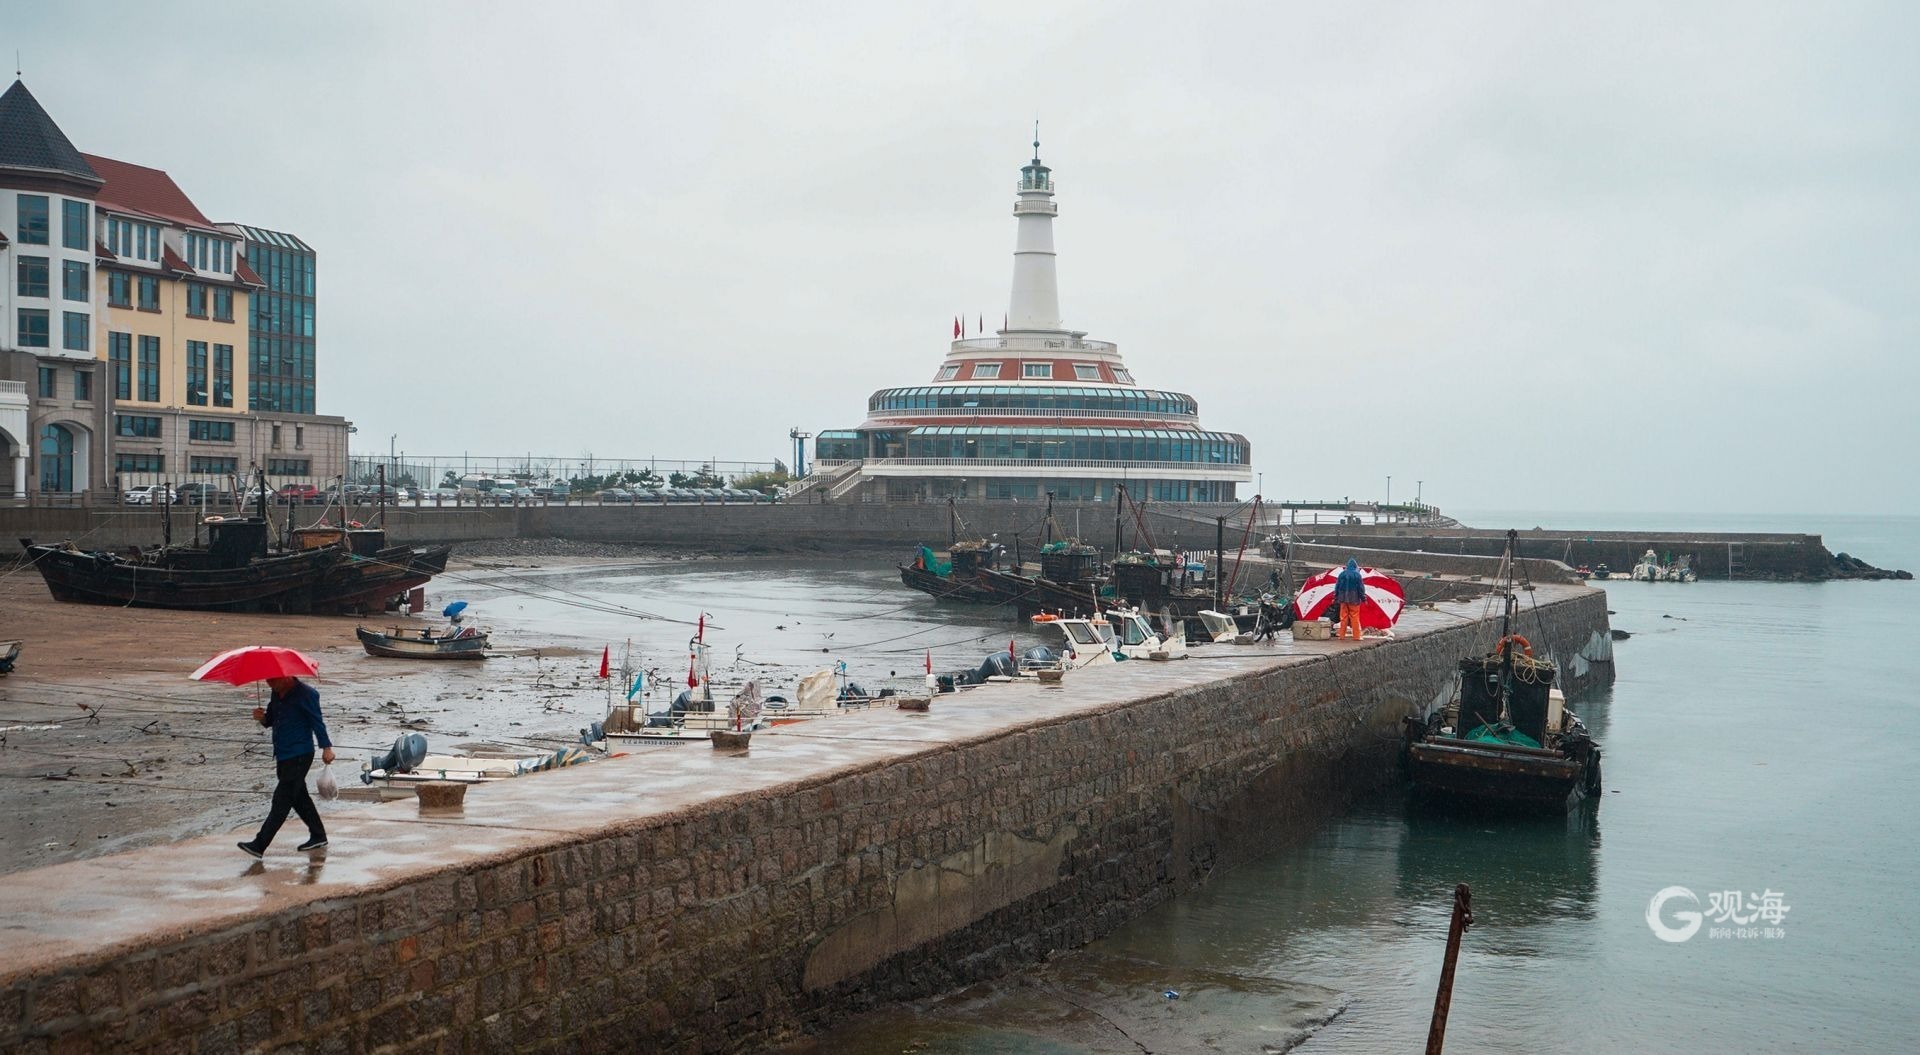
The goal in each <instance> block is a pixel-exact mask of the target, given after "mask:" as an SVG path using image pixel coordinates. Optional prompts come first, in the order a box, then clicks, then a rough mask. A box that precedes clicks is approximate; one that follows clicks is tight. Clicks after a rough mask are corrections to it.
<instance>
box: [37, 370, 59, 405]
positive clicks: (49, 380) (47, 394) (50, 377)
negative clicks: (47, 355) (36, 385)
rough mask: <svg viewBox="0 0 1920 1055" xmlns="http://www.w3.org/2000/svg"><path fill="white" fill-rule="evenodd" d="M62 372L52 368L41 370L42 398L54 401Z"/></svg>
mask: <svg viewBox="0 0 1920 1055" xmlns="http://www.w3.org/2000/svg"><path fill="white" fill-rule="evenodd" d="M59 378H60V371H58V370H56V369H54V368H53V367H51V366H43V367H41V368H40V398H41V399H52V398H53V394H54V392H55V391H56V390H57V386H58V385H59Z"/></svg>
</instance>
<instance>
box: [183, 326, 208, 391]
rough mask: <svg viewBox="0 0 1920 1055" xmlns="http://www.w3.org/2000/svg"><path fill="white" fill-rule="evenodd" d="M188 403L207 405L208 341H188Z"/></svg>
mask: <svg viewBox="0 0 1920 1055" xmlns="http://www.w3.org/2000/svg"><path fill="white" fill-rule="evenodd" d="M187 403H188V404H189V405H191V406H196V407H204V406H206V405H207V342H205V341H188V342H187Z"/></svg>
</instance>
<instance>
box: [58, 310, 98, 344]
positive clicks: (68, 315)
mask: <svg viewBox="0 0 1920 1055" xmlns="http://www.w3.org/2000/svg"><path fill="white" fill-rule="evenodd" d="M92 331H93V316H91V315H88V314H87V313H85V312H81V311H63V312H61V313H60V347H62V348H65V349H66V350H67V351H69V352H84V351H87V350H88V349H90V348H92V347H93V342H92V340H91V338H92Z"/></svg>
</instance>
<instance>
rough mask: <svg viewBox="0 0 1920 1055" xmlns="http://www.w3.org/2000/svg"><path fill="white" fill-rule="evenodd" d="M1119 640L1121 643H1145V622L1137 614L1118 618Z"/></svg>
mask: <svg viewBox="0 0 1920 1055" xmlns="http://www.w3.org/2000/svg"><path fill="white" fill-rule="evenodd" d="M1120 640H1121V642H1122V643H1123V644H1128V645H1144V644H1146V643H1147V629H1146V623H1145V622H1144V621H1143V620H1142V619H1141V618H1140V617H1139V616H1137V615H1130V616H1126V617H1124V618H1122V619H1121V620H1120Z"/></svg>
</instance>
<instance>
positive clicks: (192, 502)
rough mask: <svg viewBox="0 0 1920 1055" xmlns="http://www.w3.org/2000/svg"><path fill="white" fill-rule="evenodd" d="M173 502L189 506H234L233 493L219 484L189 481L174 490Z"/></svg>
mask: <svg viewBox="0 0 1920 1055" xmlns="http://www.w3.org/2000/svg"><path fill="white" fill-rule="evenodd" d="M173 500H174V501H175V502H178V503H180V504H181V505H189V506H198V505H208V506H224V505H230V504H232V502H233V492H231V491H228V490H226V489H224V488H222V487H221V486H220V485H219V484H210V483H201V482H199V481H196V480H189V481H188V482H186V483H184V484H181V485H180V486H179V487H177V488H175V489H174V498H173Z"/></svg>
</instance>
